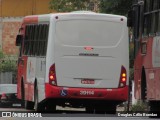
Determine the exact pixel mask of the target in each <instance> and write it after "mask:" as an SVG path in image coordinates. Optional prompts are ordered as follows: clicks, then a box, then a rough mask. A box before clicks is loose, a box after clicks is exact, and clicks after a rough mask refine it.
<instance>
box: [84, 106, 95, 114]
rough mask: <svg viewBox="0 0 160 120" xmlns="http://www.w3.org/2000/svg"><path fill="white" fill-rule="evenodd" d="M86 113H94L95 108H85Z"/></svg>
mask: <svg viewBox="0 0 160 120" xmlns="http://www.w3.org/2000/svg"><path fill="white" fill-rule="evenodd" d="M86 112H87V113H94V112H95V108H94V107H93V106H86Z"/></svg>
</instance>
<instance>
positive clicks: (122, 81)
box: [119, 66, 127, 88]
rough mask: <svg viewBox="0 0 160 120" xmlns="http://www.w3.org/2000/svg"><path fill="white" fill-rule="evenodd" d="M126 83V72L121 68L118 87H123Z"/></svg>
mask: <svg viewBox="0 0 160 120" xmlns="http://www.w3.org/2000/svg"><path fill="white" fill-rule="evenodd" d="M126 82H127V72H126V69H125V67H124V66H122V67H121V74H120V80H119V87H120V88H122V87H125V86H126Z"/></svg>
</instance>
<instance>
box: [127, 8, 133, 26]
mask: <svg viewBox="0 0 160 120" xmlns="http://www.w3.org/2000/svg"><path fill="white" fill-rule="evenodd" d="M133 17H134V10H129V11H128V19H127V26H128V27H133V25H134V24H133V21H134V20H133Z"/></svg>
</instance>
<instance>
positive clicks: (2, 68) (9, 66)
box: [0, 51, 17, 72]
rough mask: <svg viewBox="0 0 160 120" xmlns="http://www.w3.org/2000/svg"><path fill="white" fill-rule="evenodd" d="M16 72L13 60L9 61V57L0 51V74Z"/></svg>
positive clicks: (15, 64)
mask: <svg viewBox="0 0 160 120" xmlns="http://www.w3.org/2000/svg"><path fill="white" fill-rule="evenodd" d="M16 70H17V63H16V61H15V60H10V58H9V56H5V55H4V54H3V52H2V51H0V72H12V71H13V72H15V71H16Z"/></svg>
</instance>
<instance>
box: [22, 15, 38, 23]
mask: <svg viewBox="0 0 160 120" xmlns="http://www.w3.org/2000/svg"><path fill="white" fill-rule="evenodd" d="M23 23H25V24H27V23H38V16H28V17H25V18H24V19H23Z"/></svg>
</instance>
